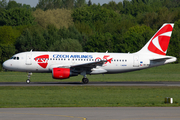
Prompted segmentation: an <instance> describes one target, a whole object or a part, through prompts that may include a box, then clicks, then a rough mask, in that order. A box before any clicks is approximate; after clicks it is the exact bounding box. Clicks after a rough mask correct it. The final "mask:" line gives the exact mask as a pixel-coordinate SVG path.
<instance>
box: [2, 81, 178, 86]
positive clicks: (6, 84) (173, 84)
mask: <svg viewBox="0 0 180 120" xmlns="http://www.w3.org/2000/svg"><path fill="white" fill-rule="evenodd" d="M0 86H179V87H180V82H89V83H88V84H83V83H82V82H31V83H30V84H26V83H25V82H0Z"/></svg>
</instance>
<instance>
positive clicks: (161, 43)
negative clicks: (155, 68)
mask: <svg viewBox="0 0 180 120" xmlns="http://www.w3.org/2000/svg"><path fill="white" fill-rule="evenodd" d="M172 30H173V26H172V25H171V24H166V25H165V26H163V27H162V28H161V29H160V30H159V31H158V32H157V33H156V34H155V35H154V37H153V38H152V39H151V41H150V43H149V46H148V50H149V51H151V52H153V53H156V54H159V55H166V52H167V49H168V45H169V41H170V38H171V33H172Z"/></svg>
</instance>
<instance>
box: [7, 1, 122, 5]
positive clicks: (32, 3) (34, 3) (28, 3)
mask: <svg viewBox="0 0 180 120" xmlns="http://www.w3.org/2000/svg"><path fill="white" fill-rule="evenodd" d="M7 1H8V0H7ZM15 1H16V2H17V3H22V4H27V5H31V7H35V6H36V5H37V3H38V1H39V0H15ZM86 1H88V0H86ZM91 1H92V3H95V4H98V3H100V4H101V5H102V4H104V3H109V2H110V1H112V0H91ZM113 1H115V2H116V3H118V2H121V1H122V0H113Z"/></svg>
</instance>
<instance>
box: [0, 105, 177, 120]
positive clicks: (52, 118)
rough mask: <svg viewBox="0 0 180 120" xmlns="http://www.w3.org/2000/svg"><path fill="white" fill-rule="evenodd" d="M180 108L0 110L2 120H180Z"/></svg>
mask: <svg viewBox="0 0 180 120" xmlns="http://www.w3.org/2000/svg"><path fill="white" fill-rule="evenodd" d="M179 113H180V107H82V108H81V107H71V108H0V119H1V120H180V114H179Z"/></svg>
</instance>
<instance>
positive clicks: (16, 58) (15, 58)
mask: <svg viewBox="0 0 180 120" xmlns="http://www.w3.org/2000/svg"><path fill="white" fill-rule="evenodd" d="M10 59H14V60H19V57H15V56H13V57H11V58H10Z"/></svg>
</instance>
